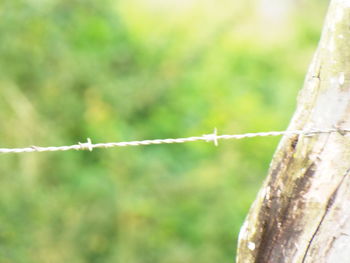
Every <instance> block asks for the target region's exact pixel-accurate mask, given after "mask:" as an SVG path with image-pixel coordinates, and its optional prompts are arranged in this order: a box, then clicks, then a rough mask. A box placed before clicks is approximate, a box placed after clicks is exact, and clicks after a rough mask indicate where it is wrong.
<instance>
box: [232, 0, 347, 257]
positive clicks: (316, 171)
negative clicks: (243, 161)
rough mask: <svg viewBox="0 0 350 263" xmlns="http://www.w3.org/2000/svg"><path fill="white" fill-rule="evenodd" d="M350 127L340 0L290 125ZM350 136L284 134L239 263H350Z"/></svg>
mask: <svg viewBox="0 0 350 263" xmlns="http://www.w3.org/2000/svg"><path fill="white" fill-rule="evenodd" d="M334 127H339V128H350V0H332V1H331V4H330V7H329V10H328V14H327V18H326V22H325V25H324V29H323V33H322V37H321V41H320V44H319V46H318V49H317V51H316V54H315V56H314V59H313V61H312V63H311V65H310V68H309V72H308V74H307V77H306V80H305V85H304V88H303V89H302V91H301V92H300V94H299V97H298V107H297V110H296V112H295V114H294V116H293V119H292V121H291V124H290V126H289V129H291V130H299V129H307V130H309V129H312V128H315V129H325V128H334ZM349 174H350V134H341V133H332V134H320V135H315V136H301V135H300V136H286V137H284V138H283V139H282V140H281V142H280V145H279V147H278V149H277V151H276V153H275V155H274V157H273V160H272V162H271V166H270V171H269V175H268V177H267V179H266V181H265V183H264V185H263V187H262V189H261V190H260V192H259V194H258V196H257V199H256V200H255V202H254V204H253V205H252V207H251V210H250V212H249V214H248V216H247V218H246V221H245V223H244V225H243V227H242V229H241V233H240V237H239V245H238V251H237V263H252V262H255V263H265V262H271V263H281V262H286V263H287V262H288V263H289V262H293V263H294V262H308V263H310V262H315V263H316V262H317V263H323V262H328V263H345V262H350V175H349Z"/></svg>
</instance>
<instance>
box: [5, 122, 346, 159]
mask: <svg viewBox="0 0 350 263" xmlns="http://www.w3.org/2000/svg"><path fill="white" fill-rule="evenodd" d="M349 132H350V130H348V129H339V128H334V129H324V130H294V131H293V130H289V131H288V130H287V131H268V132H254V133H244V134H232V135H218V133H217V129H216V128H215V129H214V132H213V133H212V134H204V135H202V136H193V137H186V138H176V139H172V138H170V139H154V140H142V141H126V142H107V143H95V144H94V143H92V141H91V139H90V138H88V139H87V141H86V142H84V143H81V142H79V143H78V144H73V145H67V146H48V147H42V146H29V147H24V148H0V154H1V153H29V152H56V151H69V150H89V151H92V150H93V149H95V148H113V147H126V146H144V145H154V144H173V143H186V142H195V141H205V142H214V145H215V146H218V141H219V140H229V139H236V140H239V139H245V138H253V137H267V136H282V135H304V136H314V135H317V134H323V133H339V134H341V135H345V134H346V133H349Z"/></svg>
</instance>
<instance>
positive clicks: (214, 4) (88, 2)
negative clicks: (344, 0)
mask: <svg viewBox="0 0 350 263" xmlns="http://www.w3.org/2000/svg"><path fill="white" fill-rule="evenodd" d="M281 2H283V1H281ZM286 3H287V1H286ZM326 4H327V1H316V0H313V1H295V3H294V4H293V5H292V6H290V7H289V8H287V9H286V10H285V11H286V13H285V14H279V13H277V14H276V13H271V14H270V13H268V12H267V13H266V12H265V11H263V10H264V8H265V9H266V7H263V8H261V6H260V7H259V3H258V1H243V2H239V1H229V0H220V1H213V0H202V1H199V0H198V1H196V0H188V1H185V0H177V1H176V0H163V1H161V0H119V1H117V0H115V1H112V0H99V1H98V0H84V1H83V0H69V1H68V0H8V1H6V0H2V1H1V2H0V40H1V41H0V120H1V123H0V138H1V139H0V140H1V141H0V147H22V146H28V145H42V146H49V145H66V144H74V143H76V142H77V141H85V140H86V138H87V137H91V138H92V140H93V142H107V141H122V140H138V139H152V138H154V139H155V138H168V137H184V136H192V135H201V134H203V133H210V132H211V131H212V130H213V128H214V127H217V128H218V129H219V132H220V133H224V134H232V133H241V132H257V131H268V130H282V129H285V128H286V126H287V124H288V120H289V119H290V117H291V114H292V112H293V110H294V106H295V98H296V94H297V91H298V90H299V89H300V87H301V86H302V82H303V78H304V74H305V72H306V69H307V65H308V63H309V61H310V58H311V56H312V53H313V51H314V50H315V48H316V44H317V41H318V38H319V33H320V30H321V25H322V20H323V16H324V13H325V8H326ZM276 15H277V16H276ZM278 140H279V139H278V138H259V139H249V140H244V141H222V142H220V145H219V147H217V148H216V147H214V146H213V145H212V144H206V143H203V142H202V143H201V142H198V143H188V144H184V145H159V146H147V147H134V148H133V147H129V148H121V149H108V150H94V151H93V152H91V153H90V152H57V153H32V154H20V155H15V154H13V155H2V156H0V187H1V188H0V262H2V263H10V262H11V263H12V262H16V263H22V262H23V263H31V262H33V263H34V262H35V263H40V262H50V263H55V262H60V263H61V262H72V263H75V262H77V263H79V262H96V263H97V262H123V263H124V262H125V263H138V262H140V263H141V262H142V263H147V262H152V263H156V262H162V263H180V262H202V263H206V262H208V263H212V262H233V260H234V254H235V246H236V245H235V244H236V241H237V236H238V231H239V228H240V226H241V224H242V222H243V220H244V217H245V215H246V213H247V211H248V209H249V206H250V204H251V202H252V201H253V199H254V197H255V195H256V192H257V190H258V188H259V186H260V185H261V182H262V180H263V178H264V177H265V175H266V173H267V169H268V164H269V161H270V159H271V157H272V154H273V151H274V149H275V147H276V145H277V142H278Z"/></svg>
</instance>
